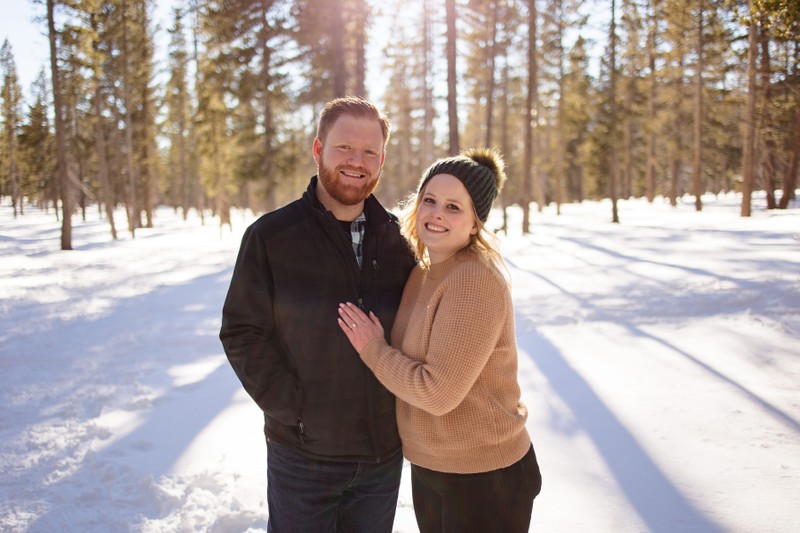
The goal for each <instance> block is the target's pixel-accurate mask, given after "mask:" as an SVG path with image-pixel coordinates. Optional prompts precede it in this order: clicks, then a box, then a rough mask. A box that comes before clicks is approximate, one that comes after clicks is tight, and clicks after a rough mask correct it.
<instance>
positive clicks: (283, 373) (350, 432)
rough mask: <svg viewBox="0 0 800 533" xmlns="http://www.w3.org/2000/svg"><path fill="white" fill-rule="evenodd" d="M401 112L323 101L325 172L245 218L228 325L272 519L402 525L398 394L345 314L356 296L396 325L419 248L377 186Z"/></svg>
mask: <svg viewBox="0 0 800 533" xmlns="http://www.w3.org/2000/svg"><path fill="white" fill-rule="evenodd" d="M388 139H389V122H388V120H387V119H386V118H384V117H383V116H382V115H381V113H380V112H379V111H378V110H377V109H376V108H375V106H373V105H372V104H370V103H369V102H367V101H366V100H363V99H361V98H340V99H336V100H333V101H331V102H329V103H328V104H327V105H326V106H325V108H324V109H323V111H322V114H321V115H320V119H319V125H318V129H317V136H316V138H315V139H314V143H313V147H312V151H313V155H314V160H315V161H316V163H317V169H318V172H317V174H318V175H317V176H314V177H312V178H311V182H310V184H309V186H308V188H307V190H306V192H305V193H304V194H303V196H302V197H301V198H300V199H298V200H295V201H294V202H292V203H290V204H289V205H287V206H285V207H282V208H280V209H278V210H276V211H273V212H271V213H268V214H266V215H264V216H262V217H261V218H259V219H258V220H257V221H256V222H255V223H253V225H251V226H250V227H249V228H248V229H247V230H246V232H245V234H244V237H243V239H242V244H241V249H240V250H239V256H238V258H237V260H236V266H235V268H234V271H233V277H232V279H231V285H230V288H229V290H228V295H227V298H226V299H225V304H224V307H223V310H222V329H221V331H220V339H221V340H222V344H223V346H224V348H225V353H226V354H227V356H228V360H229V361H230V363H231V365H232V366H233V369H234V370H235V372H236V375H237V376H238V377H239V379H240V380H241V382H242V385H243V386H244V388H245V390H246V391H247V392H248V394H250V396H251V397H252V398H253V400H255V402H256V403H257V404H258V406H259V407H260V408H261V410H262V411H263V412H264V432H265V434H266V438H267V502H268V506H269V522H268V530H269V531H270V532H276V533H285V532H292V531H297V532H315V533H316V532H328V531H330V532H334V531H341V532H361V531H364V532H366V531H370V532H381V531H385V532H387V533H388V532H390V531H391V530H392V524H393V521H394V514H395V508H396V506H397V495H398V491H399V484H400V472H401V468H402V461H403V458H402V452H401V451H400V438H399V436H398V434H397V426H396V420H395V404H394V397H393V396H392V395H391V394H390V393H389V392H388V391H387V390H386V389H385V388H384V387H383V386H382V385H381V384H380V383H379V382H378V381H377V379H376V378H375V376H374V375H373V374H372V373H371V372H370V371H369V369H368V368H367V367H366V366H364V364H363V363H362V362H361V359H360V358H359V357H358V354H357V353H356V352H355V350H354V349H353V348H352V346H351V344H350V342H349V341H348V339H347V337H346V336H345V335H344V333H342V331H341V329H340V328H339V325H338V324H337V313H336V310H337V307H338V304H339V303H341V302H346V301H353V302H358V303H359V305H360V306H361V307H362V308H363V309H364V310H366V311H369V310H371V311H373V312H374V313H375V314H376V315H377V316H378V317H379V318H380V320H381V322H382V323H383V324H384V325H385V326H386V331H387V332H389V331H391V328H392V323H393V322H394V318H395V313H396V311H397V306H398V304H399V302H400V297H401V295H402V291H403V287H404V285H405V281H406V278H407V277H408V274H409V272H410V271H411V268H412V267H413V265H414V259H413V256H412V254H411V251H410V249H409V248H408V246H407V244H406V243H405V241H404V240H403V238H402V236H401V235H400V231H399V225H398V222H397V218H396V217H395V216H394V215H391V214H390V213H388V212H387V211H386V210H385V209H384V208H383V207H382V206H381V205H380V203H379V202H378V201H377V199H376V198H375V197H374V196H372V194H371V193H372V191H373V190H374V189H375V187H376V186H377V184H378V181H379V179H380V174H381V170H382V168H383V163H384V158H385V149H386V143H387V141H388Z"/></svg>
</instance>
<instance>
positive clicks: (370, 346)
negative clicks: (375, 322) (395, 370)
mask: <svg viewBox="0 0 800 533" xmlns="http://www.w3.org/2000/svg"><path fill="white" fill-rule="evenodd" d="M388 347H389V345H388V344H387V343H386V339H384V338H383V337H375V338H374V339H372V340H370V341H369V342H368V343H367V344H366V346H364V347H363V348H362V349H361V352H360V353H359V354H358V355H359V356H361V360H362V361H364V364H365V365H367V366H368V367H369V369H370V370H372V371H373V372H374V371H375V367H376V366H377V364H378V360H379V359H380V358H381V353H382V352H383V351H384V350H385V349H386V348H388Z"/></svg>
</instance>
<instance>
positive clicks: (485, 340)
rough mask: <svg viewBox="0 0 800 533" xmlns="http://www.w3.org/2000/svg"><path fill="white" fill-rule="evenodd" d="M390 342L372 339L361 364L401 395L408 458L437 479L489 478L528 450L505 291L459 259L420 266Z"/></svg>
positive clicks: (487, 272) (489, 272) (474, 263)
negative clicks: (481, 474)
mask: <svg viewBox="0 0 800 533" xmlns="http://www.w3.org/2000/svg"><path fill="white" fill-rule="evenodd" d="M391 338H392V339H393V345H394V347H392V346H389V345H387V344H386V342H385V341H384V339H383V338H379V339H374V340H372V341H370V342H369V343H368V344H367V346H365V347H364V349H363V350H362V351H361V358H362V359H363V360H364V362H365V363H366V364H367V366H369V368H370V369H371V370H372V371H373V372H374V373H375V375H376V376H377V377H378V379H379V380H380V381H381V383H383V384H384V385H385V386H386V388H388V389H389V390H390V391H391V392H393V393H394V394H395V396H397V424H398V428H399V431H400V437H401V439H402V441H403V454H404V455H405V457H406V458H407V459H408V460H409V461H410V462H412V463H413V464H416V465H419V466H422V467H425V468H428V469H431V470H436V471H440V472H451V473H461V474H467V473H476V472H488V471H490V470H496V469H498V468H503V467H506V466H509V465H511V464H513V463H515V462H516V461H518V460H519V459H521V458H522V457H523V456H524V455H525V453H526V452H527V451H528V449H529V448H530V445H531V440H530V436H529V435H528V433H527V430H526V429H525V421H526V419H527V415H528V413H527V409H526V408H525V406H524V405H523V404H522V403H521V402H520V388H519V384H518V383H517V349H516V342H515V337H514V313H513V308H512V303H511V293H510V290H509V287H508V284H507V283H506V281H505V280H504V279H503V277H502V276H501V275H500V273H499V272H497V270H496V269H495V268H493V267H492V266H490V265H489V264H487V263H485V262H483V261H481V260H480V259H478V258H476V257H474V256H470V255H468V254H466V253H464V252H460V253H458V254H456V255H454V256H452V257H450V258H449V259H447V260H445V261H443V262H442V263H439V264H436V265H433V266H432V267H431V268H430V269H429V270H427V269H423V268H420V267H417V268H416V269H414V271H412V273H411V276H410V277H409V279H408V282H407V284H406V287H405V291H404V292H403V299H402V302H401V304H400V309H399V311H398V314H397V318H396V319H395V323H394V327H393V329H392V336H391Z"/></svg>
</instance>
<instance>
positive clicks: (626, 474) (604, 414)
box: [517, 331, 724, 533]
mask: <svg viewBox="0 0 800 533" xmlns="http://www.w3.org/2000/svg"><path fill="white" fill-rule="evenodd" d="M517 343H518V345H519V347H520V348H521V350H522V351H525V352H526V353H528V354H535V357H534V356H533V355H532V356H531V358H532V359H533V361H534V363H535V365H536V366H537V367H538V368H539V370H540V371H541V372H542V374H544V376H545V377H546V378H547V380H548V383H549V384H550V386H551V387H552V388H553V389H554V390H555V391H556V392H557V393H558V395H559V398H561V399H562V400H563V401H564V403H565V404H566V405H567V406H568V407H569V409H570V410H571V412H572V413H573V415H574V416H575V420H576V423H577V425H578V426H579V427H580V428H581V429H582V430H583V431H585V432H586V433H587V434H588V435H589V437H590V438H591V439H592V442H593V443H594V445H595V446H596V448H597V450H598V452H599V453H600V455H601V456H602V457H603V459H604V460H605V462H606V464H607V465H608V467H609V470H610V471H611V473H612V475H613V476H614V478H615V480H616V481H617V483H618V484H619V486H620V487H621V489H622V490H623V492H624V493H625V496H626V497H627V499H628V501H629V502H630V503H631V504H632V506H633V507H634V509H635V510H636V513H637V514H638V515H639V517H640V518H641V519H642V521H643V522H644V523H645V524H646V525H647V528H648V531H650V532H652V533H673V532H675V531H684V532H688V531H697V532H703V533H715V532H720V533H721V532H722V531H724V528H723V527H721V526H720V525H719V524H717V523H716V522H714V521H713V520H712V519H711V518H710V517H708V516H706V515H704V514H703V512H702V511H701V510H699V509H697V508H696V507H695V506H694V505H692V503H691V502H690V501H689V500H688V499H687V498H686V497H685V496H684V495H683V494H681V492H680V491H679V490H678V489H677V488H676V487H675V485H674V484H673V483H672V482H671V481H670V480H669V478H668V477H667V476H666V475H665V474H664V473H663V472H662V471H661V469H660V468H659V467H658V465H656V464H655V462H653V460H652V459H651V458H650V456H649V455H648V454H647V452H646V451H645V450H644V449H643V448H642V447H641V446H640V445H639V443H638V442H637V441H636V439H635V438H634V436H633V435H632V434H631V432H630V431H628V429H627V428H626V427H625V426H624V425H623V424H622V423H621V422H620V421H619V419H618V418H617V417H616V416H614V413H613V412H612V411H611V409H609V408H608V407H607V406H606V405H605V404H604V403H603V401H602V400H601V398H600V397H599V396H598V395H597V394H596V393H595V392H594V390H593V389H592V387H591V386H590V385H589V384H588V383H587V382H586V380H585V379H583V377H582V376H581V375H580V374H579V373H578V372H577V371H575V369H573V368H572V367H571V366H570V365H569V363H568V362H567V361H566V360H565V359H564V357H563V356H562V355H561V353H560V352H559V351H558V349H557V348H556V347H555V346H553V345H552V344H551V343H550V342H549V341H548V340H547V339H546V338H545V337H543V336H542V335H540V334H539V333H538V332H536V331H526V332H518V333H517Z"/></svg>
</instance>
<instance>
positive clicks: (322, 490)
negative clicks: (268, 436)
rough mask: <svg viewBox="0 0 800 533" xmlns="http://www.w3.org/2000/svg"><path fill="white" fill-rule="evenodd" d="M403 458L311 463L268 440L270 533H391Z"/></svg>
mask: <svg viewBox="0 0 800 533" xmlns="http://www.w3.org/2000/svg"><path fill="white" fill-rule="evenodd" d="M402 468H403V454H402V453H401V452H400V451H398V452H397V453H396V454H395V455H393V456H392V457H390V458H388V459H387V460H385V461H383V462H381V463H377V464H376V463H342V462H333V461H316V460H314V459H309V458H307V457H305V456H303V455H301V454H299V453H297V452H296V451H294V450H293V449H291V448H289V447H287V446H283V445H281V444H277V443H275V442H273V441H268V442H267V506H268V507H269V521H268V522H267V531H268V532H269V533H310V532H314V533H336V532H340V533H362V532H363V533H373V532H374V533H391V531H392V524H393V523H394V514H395V509H396V508H397V496H398V492H399V490H400V473H401V471H402Z"/></svg>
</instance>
